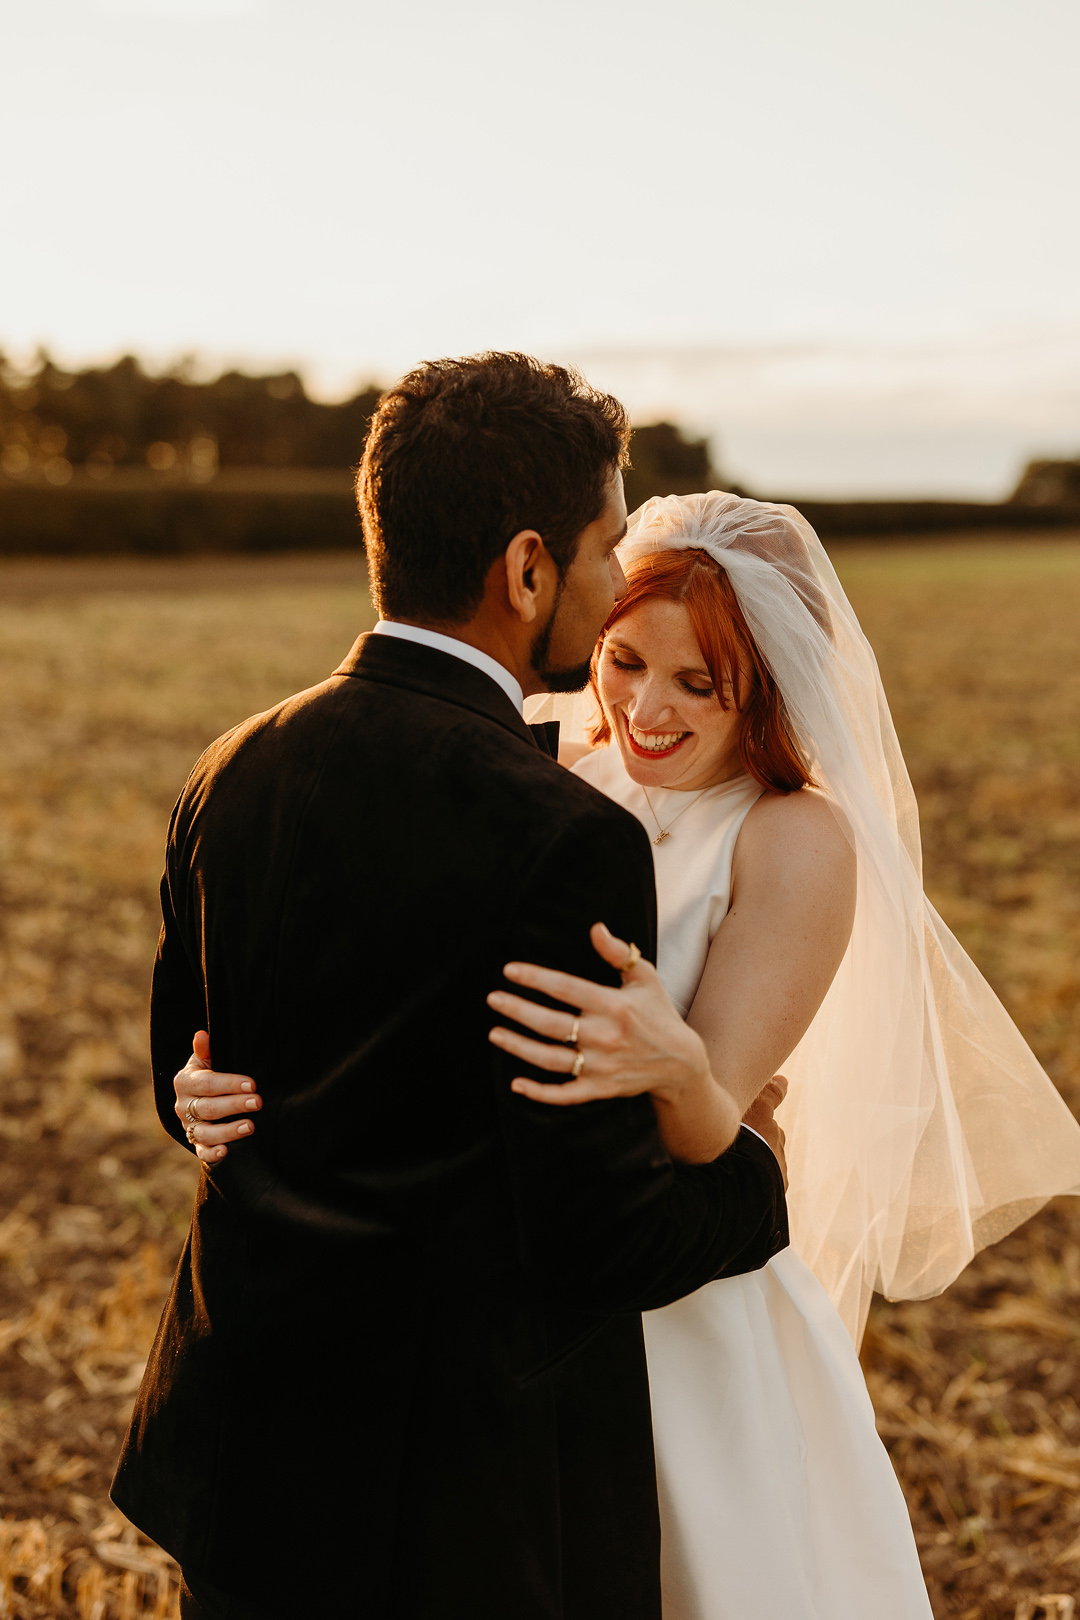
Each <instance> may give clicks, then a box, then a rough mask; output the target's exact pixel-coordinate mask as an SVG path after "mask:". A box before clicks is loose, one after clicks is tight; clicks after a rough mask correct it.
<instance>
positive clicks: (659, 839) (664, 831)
mask: <svg viewBox="0 0 1080 1620" xmlns="http://www.w3.org/2000/svg"><path fill="white" fill-rule="evenodd" d="M667 836H668V832H667V828H666V827H664V828H661V830H660V831H659V832H658V833H657V835H656V837H655V838H654V839H653V843H654V844H662V843H663V842H664V839H665V838H667Z"/></svg>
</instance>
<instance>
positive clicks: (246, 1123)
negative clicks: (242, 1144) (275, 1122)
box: [236, 1119, 255, 1136]
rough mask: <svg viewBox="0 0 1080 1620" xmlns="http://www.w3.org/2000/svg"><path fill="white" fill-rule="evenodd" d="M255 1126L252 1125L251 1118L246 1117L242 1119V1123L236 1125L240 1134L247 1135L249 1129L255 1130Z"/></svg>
mask: <svg viewBox="0 0 1080 1620" xmlns="http://www.w3.org/2000/svg"><path fill="white" fill-rule="evenodd" d="M254 1128H255V1127H254V1126H253V1125H252V1123H251V1121H250V1119H245V1120H241V1122H240V1124H239V1125H238V1126H237V1127H236V1130H237V1134H238V1135H239V1136H246V1135H247V1133H248V1131H251V1130H254Z"/></svg>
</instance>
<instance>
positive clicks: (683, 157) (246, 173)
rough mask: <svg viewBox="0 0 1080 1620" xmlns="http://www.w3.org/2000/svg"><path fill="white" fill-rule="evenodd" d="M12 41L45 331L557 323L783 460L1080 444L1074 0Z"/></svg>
mask: <svg viewBox="0 0 1080 1620" xmlns="http://www.w3.org/2000/svg"><path fill="white" fill-rule="evenodd" d="M0 49H2V52H3V61H4V64H5V71H4V87H3V94H2V96H0V137H2V151H3V153H4V169H5V180H4V193H3V194H4V224H3V226H2V231H3V240H2V242H0V248H2V251H0V343H2V344H3V345H4V346H5V347H6V348H7V349H8V351H9V352H10V353H13V354H15V355H17V356H24V355H26V354H27V353H28V352H29V351H30V350H31V349H32V348H33V346H34V345H35V344H36V343H39V342H44V343H47V344H48V345H49V346H50V347H52V348H53V349H54V350H55V351H56V353H57V354H58V355H59V356H60V357H61V358H62V359H64V360H66V361H69V362H72V363H77V362H82V361H86V360H91V359H93V360H97V359H104V358H109V357H111V356H114V355H116V354H117V353H120V352H123V351H124V350H134V351H136V352H138V353H140V354H143V355H145V356H147V357H148V358H149V359H150V360H151V361H153V362H156V363H164V362H167V361H168V360H170V359H171V358H173V357H175V356H177V355H178V354H180V353H183V352H185V351H189V350H195V351H197V352H198V353H199V354H200V355H201V356H203V357H205V360H206V363H207V364H208V365H216V364H220V363H222V362H226V361H228V362H233V361H236V362H240V363H243V364H246V365H249V366H269V365H280V364H283V363H287V364H295V365H297V366H299V367H300V368H301V369H303V371H304V372H305V374H306V375H307V376H308V377H309V379H310V380H311V382H312V383H313V385H314V386H315V387H316V388H317V389H321V390H323V391H325V392H333V391H342V390H344V389H346V388H348V387H349V386H351V385H352V384H353V383H356V382H359V381H363V380H366V379H368V378H369V377H377V378H385V379H388V378H390V377H391V376H392V375H394V374H395V373H397V372H398V371H400V370H402V369H403V368H405V367H406V366H408V365H409V364H411V363H413V362H415V361H416V360H418V359H420V358H422V357H425V356H429V355H435V354H442V353H452V352H469V351H472V350H476V349H479V348H483V347H503V348H505V347H521V348H526V349H529V350H532V351H533V352H536V353H539V354H542V355H545V356H550V357H553V358H561V359H573V360H578V361H580V362H581V363H582V364H584V366H585V369H586V370H587V372H588V374H589V375H590V376H593V377H594V378H595V380H597V381H599V382H607V383H608V384H609V385H610V386H616V385H617V386H618V388H619V389H620V390H621V392H622V396H623V397H624V398H625V399H626V402H627V403H628V404H629V405H630V406H631V409H632V410H633V411H634V413H635V415H636V416H637V417H638V419H639V420H646V419H648V417H649V416H650V415H653V414H655V413H656V412H657V411H659V410H663V411H666V412H667V414H673V415H676V416H679V417H680V419H681V420H683V421H685V422H686V423H687V425H689V426H693V427H698V428H700V429H703V430H705V429H707V430H708V431H710V432H712V433H713V434H714V435H715V436H716V440H717V449H718V453H719V457H720V460H721V463H722V465H724V466H725V467H727V468H728V469H730V471H731V473H732V476H738V477H742V478H744V479H746V480H748V481H751V482H756V483H757V484H758V486H759V487H760V485H761V482H762V480H764V481H765V482H766V483H768V485H769V490H768V491H764V492H780V491H781V490H782V491H783V492H785V493H797V489H796V486H798V490H802V491H804V492H806V493H813V492H814V491H815V489H816V490H818V491H828V490H832V491H835V492H838V493H843V492H844V491H846V490H850V491H856V490H858V489H867V488H870V487H875V488H881V487H883V484H888V485H889V486H890V488H895V489H898V490H899V489H908V490H911V491H913V492H916V491H925V492H927V493H932V492H934V491H939V492H943V491H945V490H948V489H953V490H955V492H956V493H968V492H970V493H987V494H994V493H998V491H999V488H1003V487H1006V486H1007V485H1008V484H1009V483H1011V482H1012V480H1013V478H1014V477H1015V473H1016V471H1017V470H1018V462H1019V461H1020V460H1022V459H1023V456H1024V455H1026V454H1029V453H1034V452H1036V451H1041V450H1046V451H1050V452H1057V453H1061V452H1071V453H1074V454H1075V453H1077V452H1080V206H1078V203H1080V198H1078V177H1080V96H1078V94H1077V91H1076V75H1077V67H1078V63H1080V6H1078V5H1077V4H1076V0H1008V3H1003V0H903V3H900V0H737V3H736V0H658V3H656V4H653V5H646V4H644V3H642V0H622V3H620V4H614V3H612V0H547V3H546V4H537V3H536V0H530V3H528V4H526V3H523V0H499V3H492V0H458V3H457V4H452V3H448V0H391V3H386V0H383V3H382V4H380V5H377V6H376V5H374V4H371V3H369V0H0ZM886 492H888V491H886Z"/></svg>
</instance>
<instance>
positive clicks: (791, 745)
mask: <svg viewBox="0 0 1080 1620" xmlns="http://www.w3.org/2000/svg"><path fill="white" fill-rule="evenodd" d="M626 585H627V590H626V595H625V596H624V597H623V598H622V600H621V601H619V602H616V604H615V607H614V609H613V610H612V613H611V616H610V618H609V619H608V621H607V623H606V624H605V626H604V628H603V631H602V632H601V635H600V640H599V642H598V644H597V648H596V651H595V653H594V654H593V661H592V686H593V691H594V693H595V694H596V697H597V702H598V706H599V696H600V693H599V682H598V669H599V663H600V653H601V651H602V650H603V645H604V637H605V636H606V635H607V633H608V631H609V630H610V629H611V627H612V625H614V624H618V622H619V620H620V619H621V618H622V617H623V616H624V615H625V614H627V613H629V612H630V610H631V609H632V608H635V607H637V606H638V605H639V603H641V602H645V601H648V600H649V598H650V597H659V598H660V599H661V600H662V601H665V602H681V603H682V604H683V606H684V607H685V608H686V611H687V613H688V614H689V615H690V624H691V626H692V628H693V631H694V639H695V640H696V641H697V644H698V647H699V648H700V650H701V656H702V658H703V659H704V660H705V665H706V668H707V669H708V671H709V674H710V675H711V677H712V681H713V685H714V687H715V688H716V692H717V695H718V697H719V699H720V703H721V705H722V706H723V707H724V708H725V709H726V708H727V707H728V703H729V699H728V696H727V693H728V690H729V689H730V693H731V698H730V701H731V702H733V703H734V705H735V707H736V709H737V710H738V711H739V713H740V715H741V716H742V723H741V725H740V727H739V757H740V758H741V760H742V762H743V765H744V767H745V768H746V770H747V771H749V773H750V775H751V776H753V777H754V778H755V779H756V780H757V781H758V782H760V783H761V785H762V787H765V788H770V789H771V790H772V791H773V792H774V793H795V792H797V791H798V789H799V788H802V787H812V786H813V778H812V776H811V775H810V767H809V766H808V765H807V763H806V760H805V759H804V758H803V753H802V750H801V748H800V747H799V745H798V743H797V741H796V740H795V738H794V736H793V735H792V733H791V729H790V727H789V725H788V720H787V715H786V712H785V709H784V700H783V698H782V697H781V696H780V691H779V688H778V687H777V685H776V682H775V681H774V680H773V677H772V675H771V673H770V671H769V669H768V667H767V665H766V663H765V660H764V659H763V658H762V656H761V654H760V652H759V651H758V647H757V643H756V642H755V640H754V638H753V636H752V635H751V634H750V627H749V625H748V624H747V622H746V620H745V619H744V618H743V612H742V608H741V607H740V606H739V600H738V597H737V596H736V595H735V592H734V591H733V589H732V587H731V581H730V580H729V579H728V577H727V574H726V573H725V572H724V570H723V568H721V566H720V564H719V563H718V562H716V561H714V559H713V558H712V557H710V556H709V554H708V552H707V551H695V550H690V549H685V550H680V551H658V552H654V553H653V554H652V555H651V556H646V557H641V558H639V559H638V561H637V562H635V563H632V564H631V566H630V567H629V568H628V570H627V574H626ZM592 740H593V745H594V747H602V746H603V745H604V744H605V743H608V742H610V741H611V727H610V726H609V725H608V722H607V716H606V715H605V714H604V713H603V710H601V711H600V720H599V721H598V722H597V724H596V725H595V726H594V727H593V731H592Z"/></svg>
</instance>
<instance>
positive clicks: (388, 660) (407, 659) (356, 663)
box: [334, 635, 536, 746]
mask: <svg viewBox="0 0 1080 1620" xmlns="http://www.w3.org/2000/svg"><path fill="white" fill-rule="evenodd" d="M334 674H335V675H349V676H352V677H354V678H355V679H359V680H368V681H379V682H381V683H382V684H383V685H386V686H402V687H405V688H406V689H407V690H409V691H411V692H422V693H424V695H425V696H427V697H434V698H439V699H441V701H442V702H444V703H455V704H457V705H458V706H459V707H460V708H463V709H471V710H472V712H473V713H474V714H481V715H483V716H484V717H485V718H486V719H488V720H494V721H495V723H496V724H497V725H500V726H505V728H506V729H507V731H512V732H513V733H514V735H515V736H516V737H520V738H522V740H523V741H525V742H528V743H529V744H530V745H532V746H535V743H536V739H535V737H534V736H533V734H532V732H531V731H530V729H529V727H528V726H527V725H526V724H525V721H524V720H523V719H522V717H521V715H520V714H519V713H518V711H517V709H516V708H515V707H514V705H513V703H512V702H511V701H510V699H509V698H508V697H507V695H506V693H505V692H504V691H503V689H502V687H501V686H499V685H498V684H497V683H496V682H495V681H493V680H492V679H491V676H490V675H485V674H484V672H483V670H480V669H476V668H475V667H474V666H473V665H472V664H466V663H465V661H464V660H463V659H461V658H455V657H454V656H453V654H452V653H444V652H439V651H437V650H436V649H435V648H434V647H424V646H421V645H420V644H419V643H418V642H415V641H402V640H401V639H400V638H399V637H397V636H373V635H362V636H358V637H357V639H356V641H355V642H354V643H353V646H352V648H351V650H350V652H349V653H348V656H347V657H345V658H344V659H342V661H341V663H340V664H339V665H338V667H337V669H335V670H334Z"/></svg>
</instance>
